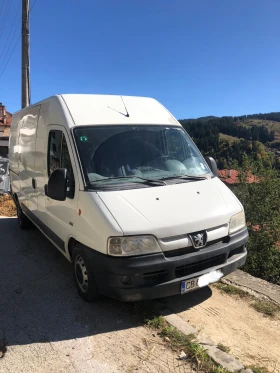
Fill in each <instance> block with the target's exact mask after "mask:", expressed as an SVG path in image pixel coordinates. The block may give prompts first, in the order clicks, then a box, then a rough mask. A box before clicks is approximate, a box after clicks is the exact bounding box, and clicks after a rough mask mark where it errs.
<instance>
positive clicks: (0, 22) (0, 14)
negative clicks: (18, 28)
mask: <svg viewBox="0 0 280 373" xmlns="http://www.w3.org/2000/svg"><path fill="white" fill-rule="evenodd" d="M5 2H6V1H5V0H3V1H2V6H1V10H0V25H1V26H0V28H2V24H3V22H2V20H1V18H3V19H4V12H3V13H2V10H4V4H5ZM2 14H3V17H2Z"/></svg>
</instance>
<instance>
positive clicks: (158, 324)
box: [146, 316, 166, 329]
mask: <svg viewBox="0 0 280 373" xmlns="http://www.w3.org/2000/svg"><path fill="white" fill-rule="evenodd" d="M146 324H147V325H148V326H150V327H151V328H154V329H162V328H164V326H165V325H166V321H165V320H164V317H162V316H154V317H153V318H152V319H150V320H146Z"/></svg>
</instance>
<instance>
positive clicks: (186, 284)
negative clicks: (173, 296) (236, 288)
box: [181, 269, 223, 294]
mask: <svg viewBox="0 0 280 373" xmlns="http://www.w3.org/2000/svg"><path fill="white" fill-rule="evenodd" d="M222 277H223V272H222V271H221V270H220V269H218V270H216V271H212V272H209V273H205V274H204V275H201V276H199V277H195V278H191V279H190V280H184V281H182V282H181V294H184V293H187V292H188V291H191V290H194V289H197V288H202V287H203V286H207V285H209V284H213V282H216V281H219V280H220V278H222Z"/></svg>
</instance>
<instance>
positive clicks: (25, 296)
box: [0, 218, 211, 346]
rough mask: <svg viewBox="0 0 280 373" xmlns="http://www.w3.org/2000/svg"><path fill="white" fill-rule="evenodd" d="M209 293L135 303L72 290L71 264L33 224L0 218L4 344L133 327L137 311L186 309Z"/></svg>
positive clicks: (138, 320) (0, 326)
mask: <svg viewBox="0 0 280 373" xmlns="http://www.w3.org/2000/svg"><path fill="white" fill-rule="evenodd" d="M210 296H211V290H210V289H209V288H204V289H201V290H199V291H197V292H193V293H190V294H189V295H184V296H182V297H180V296H176V297H171V298H166V299H162V300H159V301H150V302H141V303H135V304H132V303H122V302H118V301H115V300H112V299H108V298H105V297H103V298H101V299H100V300H99V301H98V302H97V303H92V304H89V303H86V302H84V301H83V300H82V299H81V298H80V297H79V296H78V294H77V292H76V288H75V284H74V280H73V275H72V266H71V264H70V263H69V262H68V261H67V260H66V259H65V258H64V257H63V256H62V255H61V254H60V253H59V252H58V250H56V248H55V247H54V246H53V245H52V244H51V243H50V242H49V241H48V240H47V239H46V238H45V237H44V236H43V235H42V234H41V232H40V231H38V230H37V229H36V228H34V229H31V230H28V231H22V230H20V229H19V227H18V225H17V221H16V219H5V218H3V219H0V341H1V339H2V338H5V340H6V343H7V345H9V346H12V345H17V344H21V345H22V344H30V343H37V342H53V341H61V340H68V339H74V338H81V337H86V336H90V335H95V334H100V333H107V332H110V331H117V330H122V329H127V328H132V327H136V326H138V325H139V323H141V321H142V319H143V310H145V309H146V310H147V309H148V310H151V309H154V308H157V309H158V308H159V309H161V308H162V309H166V308H168V309H176V311H177V312H180V310H181V311H182V310H186V309H188V308H190V307H193V306H195V305H197V304H199V303H201V302H203V301H204V300H206V299H207V298H209V297H210Z"/></svg>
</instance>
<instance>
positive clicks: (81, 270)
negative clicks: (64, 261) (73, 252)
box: [75, 255, 88, 293]
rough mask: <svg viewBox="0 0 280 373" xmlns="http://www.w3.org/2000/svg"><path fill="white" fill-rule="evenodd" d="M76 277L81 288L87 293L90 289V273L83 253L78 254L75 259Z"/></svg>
mask: <svg viewBox="0 0 280 373" xmlns="http://www.w3.org/2000/svg"><path fill="white" fill-rule="evenodd" d="M75 277H76V281H77V284H78V286H79V288H80V289H81V290H82V291H83V292H84V293H85V292H86V291H87V290H88V274H87V268H86V264H85V262H84V259H83V258H82V257H81V255H77V256H76V259H75Z"/></svg>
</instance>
